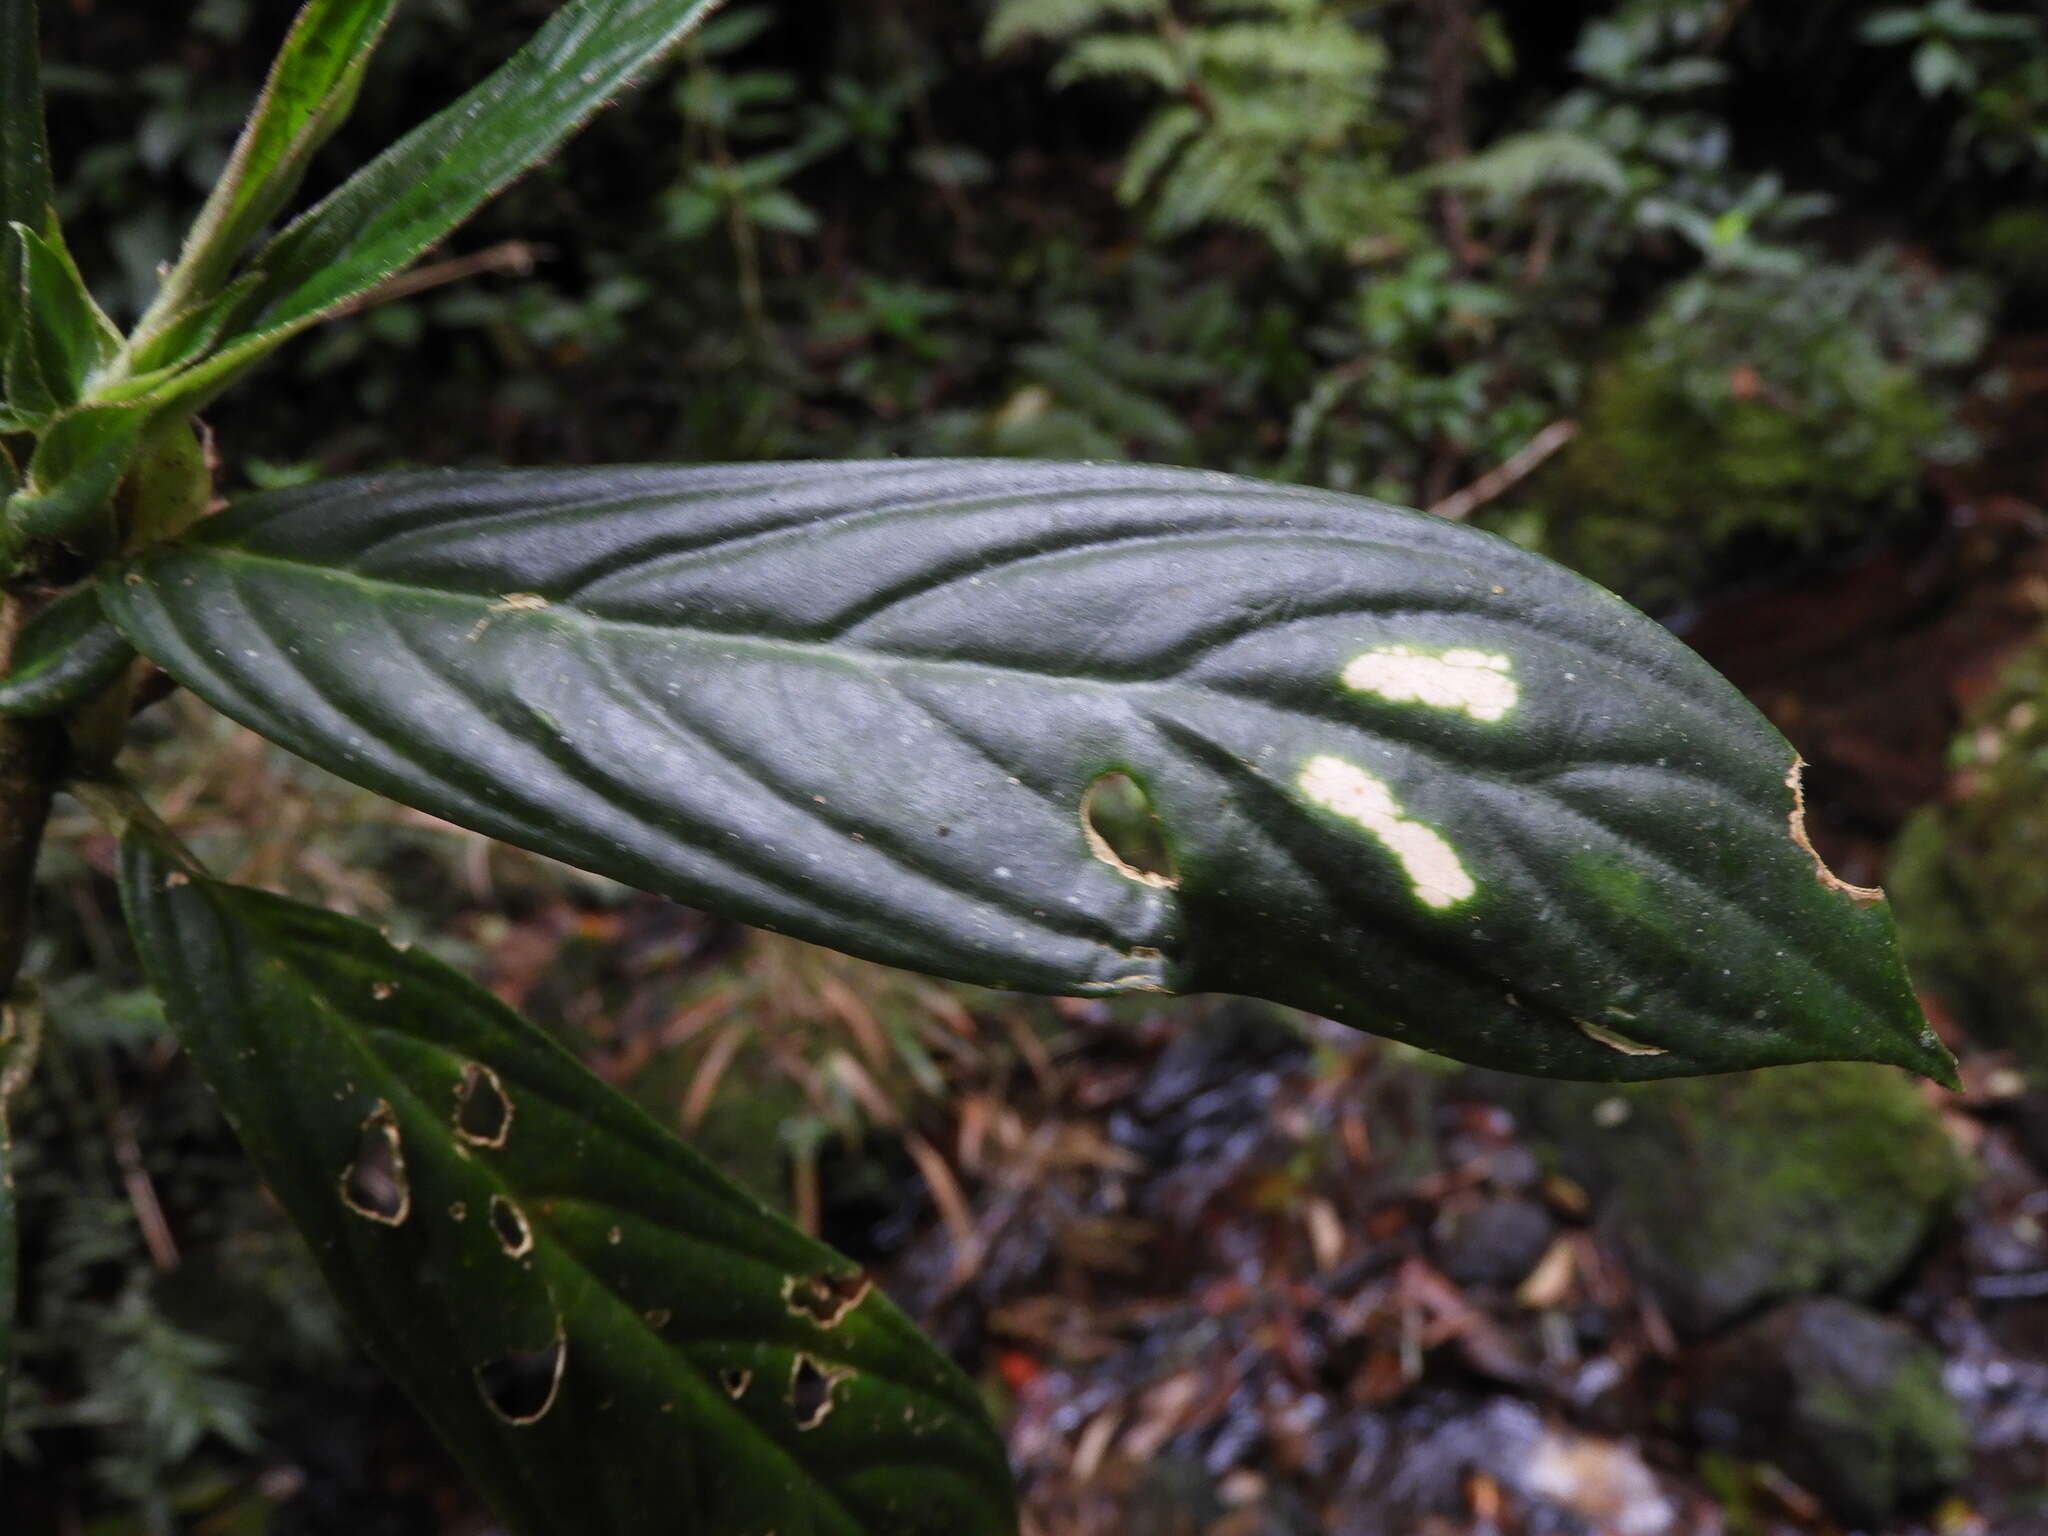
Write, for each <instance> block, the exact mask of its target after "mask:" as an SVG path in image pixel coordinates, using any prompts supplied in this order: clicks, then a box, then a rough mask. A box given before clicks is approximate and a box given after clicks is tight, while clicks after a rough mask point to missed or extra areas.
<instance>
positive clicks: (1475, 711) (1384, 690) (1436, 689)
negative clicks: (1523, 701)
mask: <svg viewBox="0 0 2048 1536" xmlns="http://www.w3.org/2000/svg"><path fill="white" fill-rule="evenodd" d="M1512 674H1513V667H1512V664H1511V663H1510V662H1509V660H1508V658H1507V657H1505V656H1502V655H1499V654H1498V653H1496V652H1493V651H1480V650H1473V649H1472V648H1470V647H1468V646H1459V647H1456V648H1454V649H1452V650H1448V651H1425V650H1420V649H1417V648H1416V647H1414V646H1408V645H1383V646H1380V647H1378V648H1377V649H1375V650H1370V651H1367V652H1365V653H1364V654H1363V655H1361V656H1356V657H1353V658H1352V660H1351V662H1350V664H1349V665H1347V666H1346V667H1345V668H1344V673H1343V678H1344V686H1345V687H1346V688H1349V689H1352V690H1353V691H1354V692H1357V693H1370V694H1376V695H1377V696H1378V697H1380V698H1382V699H1385V700H1386V701H1387V702H1388V703H1390V704H1420V705H1423V706H1424V707H1426V708H1429V709H1448V710H1457V711H1460V712H1462V713H1464V714H1467V715H1470V716H1471V717H1472V718H1473V719H1474V720H1482V721H1485V722H1486V723H1487V724H1489V725H1491V724H1493V723H1494V722H1496V721H1499V720H1503V719H1505V718H1506V717H1507V714H1508V711H1509V710H1511V709H1513V708H1514V707H1515V704H1516V701H1517V700H1518V699H1519V698H1520V697H1521V690H1520V689H1518V688H1517V687H1516V686H1515V680H1514V677H1513V675H1512Z"/></svg>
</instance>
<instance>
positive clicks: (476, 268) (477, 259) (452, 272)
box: [332, 240, 547, 320]
mask: <svg viewBox="0 0 2048 1536" xmlns="http://www.w3.org/2000/svg"><path fill="white" fill-rule="evenodd" d="M546 254H547V253H546V251H545V250H544V249H543V248H542V247H540V246H538V245H534V244H532V243H531V242H530V241H526V240H500V241H499V242H498V243H497V244H496V245H487V246H485V247H484V248H483V249H482V250H480V251H472V252H470V253H469V254H468V255H467V256H451V257H449V258H448V259H447V260H446V261H430V262H428V263H427V264H426V265H425V266H423V267H414V268H412V269H411V270H409V271H405V272H401V273H399V274H398V275H397V276H396V277H387V278H385V279H384V281H383V282H381V283H379V284H378V285H377V286H376V287H374V288H372V289H370V290H369V291H368V292H367V293H360V294H357V295H356V296H355V297H354V298H352V299H350V300H349V301H348V302H347V303H346V304H342V305H339V306H337V307H336V309H335V311H334V314H333V317H332V318H334V319H337V320H339V319H341V318H342V317H343V316H345V315H359V314H361V313H362V312H363V311H364V310H366V309H375V308H376V307H377V306H378V305H380V304H390V303H392V302H394V301H396V300H398V299H409V298H411V297H412V296H413V295H414V294H416V293H425V292H427V290H429V289H431V288H445V287H446V286H447V285H448V284H450V283H460V282H464V281H466V280H468V279H469V278H472V277H485V276H491V275H497V276H502V277H531V276H533V269H534V268H535V267H536V266H537V265H539V263H540V260H541V258H542V257H543V256H545V255H546Z"/></svg>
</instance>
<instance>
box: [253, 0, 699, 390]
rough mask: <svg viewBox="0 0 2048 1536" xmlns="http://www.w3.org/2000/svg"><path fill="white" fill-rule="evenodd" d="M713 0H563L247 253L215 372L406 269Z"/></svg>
mask: <svg viewBox="0 0 2048 1536" xmlns="http://www.w3.org/2000/svg"><path fill="white" fill-rule="evenodd" d="M718 3H719V0H570V3H569V4H567V5H565V6H563V7H562V8H561V10H559V11H557V12H556V13H555V14H554V15H553V16H552V17H550V18H549V19H548V21H547V23H546V24H545V25H543V26H542V27H541V29H540V30H539V31H538V32H537V33H535V34H534V36H533V38H532V40H531V41H529V42H528V43H527V44H526V46H525V47H523V48H521V49H520V50H519V52H518V53H517V54H515V55H514V56H513V57H512V58H511V59H509V60H507V61H506V63H505V64H504V65H503V66H502V67H501V68H500V69H499V70H498V71H497V72H496V73H494V74H493V75H491V77H490V78H489V79H487V80H485V81H484V82H483V83H482V84H481V85H479V86H477V87H476V88H475V89H474V90H472V91H470V92H469V93H468V94H467V95H466V96H464V97H463V98H462V99H461V100H460V101H457V102H456V103H455V104H454V105H453V106H451V107H449V108H448V109H447V110H445V111H443V112H441V113H440V114H439V115H437V116H435V117H433V118H432V119H430V120H429V121H427V122H426V123H423V124H422V125H421V126H420V127H418V128H416V129H414V130H413V132H411V133H410V134H408V135H406V137H405V138H403V139H401V140H400V141H399V142H398V143H397V144H395V145H393V146H392V147H391V148H390V149H388V150H386V151H385V152H384V153H383V154H382V155H380V156H378V157H377V158H376V159H375V160H373V161H371V162H370V163H369V164H368V165H366V166H364V167H363V168H362V169H361V170H360V171H358V172H356V174H355V175H354V176H352V177H350V178H349V179H348V180H347V181H346V182H344V183H343V184H342V185H341V186H340V187H339V188H337V189H336V190H335V191H334V193H333V194H332V195H330V196H329V197H328V198H327V199H326V200H325V201H324V202H322V203H321V204H320V205H319V206H318V207H316V208H314V209H312V210H311V211H310V212H308V213H307V214H306V215H305V216H304V217H302V218H300V219H299V220H298V221H297V222H296V223H294V224H293V225H292V226H291V227H290V228H288V229H286V230H285V231H284V232H283V233H282V234H281V235H279V236H278V237H277V238H276V239H275V240H273V241H271V242H270V244H269V245H267V246H265V247H264V248H263V249H262V250H261V251H260V252H259V253H258V254H257V255H256V257H255V258H254V259H253V265H254V266H255V267H256V268H258V269H259V270H261V272H262V273H263V281H262V282H261V284H260V285H258V287H257V288H256V289H255V291H254V292H253V293H252V294H251V295H250V296H249V297H248V298H247V299H246V300H245V301H244V304H243V322H242V324H241V326H240V327H239V328H238V332H237V334H235V335H234V336H233V337H231V338H230V340H229V341H228V342H227V343H226V344H225V345H224V346H223V348H222V354H223V355H222V358H221V360H220V362H219V366H218V367H217V368H215V369H214V370H213V373H214V375H216V376H218V380H219V381H221V382H225V381H226V380H227V379H229V378H232V377H233V376H234V375H235V374H237V373H239V372H240V371H241V370H243V369H245V368H247V367H249V366H253V364H254V363H255V362H256V361H258V360H260V359H261V357H262V356H263V355H265V354H266V353H268V352H270V351H272V350H274V349H275V348H276V347H277V346H278V345H280V344H281V343H282V342H283V341H284V340H285V339H286V338H288V337H289V336H291V335H293V334H295V333H296V332H297V331H299V330H302V329H303V328H305V327H306V326H308V325H310V324H312V323H313V322H314V321H316V320H318V319H319V318H320V317H321V316H322V315H325V314H327V313H329V312H330V311H332V310H333V309H334V308H335V307H336V306H337V305H340V304H343V303H346V302H347V301H348V300H350V299H352V298H355V297H357V296H359V295H360V294H362V293H364V292H366V291H368V290H369V289H370V288H373V287H375V286H376V285H377V284H378V283H379V282H381V281H383V280H384V279H385V278H387V277H390V276H391V275H392V274H394V273H396V272H398V271H400V270H401V269H402V268H404V267H406V266H409V265H410V264H411V263H412V262H413V260H414V259H415V258H417V257H418V256H419V255H420V254H421V253H422V252H424V251H425V250H426V249H427V248H428V247H429V246H431V245H433V244H435V243H436V242H437V241H439V240H440V239H441V238H442V237H443V236H445V235H447V234H448V233H449V231H451V230H453V229H454V228H455V227H456V226H457V225H459V224H461V223H462V222H463V221H464V220H465V219H467V218H468V217H469V216H470V215H471V214H472V213H474V212H475V211H476V210H477V209H478V208H479V207H481V206H482V205H483V204H484V203H485V202H487V201H489V199H491V198H492V197H494V196H496V195H497V194H498V193H499V192H500V191H502V190H503V189H504V188H505V187H506V186H508V185H509V184H510V183H511V182H513V181H514V180H515V179H517V178H518V177H519V176H521V175H522V174H524V173H525V172H526V171H528V170H530V169H531V168H532V167H533V166H535V165H537V164H538V163H539V162H540V161H542V160H544V159H546V158H547V157H548V156H549V155H550V154H552V153H553V152H554V151H555V150H556V149H557V148H559V147H560V145H561V144H562V142H563V141H564V140H566V139H568V138H569V137H570V136H571V135H572V134H574V133H575V132H576V131H577V129H579V128H581V127H582V126H583V124H584V123H586V122H587V121H589V119H590V118H591V117H592V116H593V115H595V114H596V112H597V111H598V109H599V108H600V107H602V106H604V105H605V104H606V103H607V102H609V101H611V100H612V99H613V98H615V97H616V96H617V95H618V94H619V93H620V92H622V91H624V90H626V89H628V88H629V87H630V86H632V85H633V84H635V83H636V82H637V81H638V80H639V79H640V78H642V77H643V76H644V75H645V74H647V73H648V72H649V71H650V70H652V69H653V68H654V67H655V66H656V65H658V64H659V63H660V62H661V61H662V60H663V59H664V58H666V57H667V56H668V55H670V54H671V53H673V52H674V51H675V50H676V49H677V48H678V47H679V46H680V45H681V44H682V42H683V41H684V39H686V38H687V37H688V36H689V35H690V33H691V32H692V31H694V30H695V29H696V28H697V26H698V25H699V24H700V23H701V22H702V21H703V19H704V18H705V17H706V16H708V15H709V14H710V13H711V11H712V10H713V9H715V8H716V6H717V4H718Z"/></svg>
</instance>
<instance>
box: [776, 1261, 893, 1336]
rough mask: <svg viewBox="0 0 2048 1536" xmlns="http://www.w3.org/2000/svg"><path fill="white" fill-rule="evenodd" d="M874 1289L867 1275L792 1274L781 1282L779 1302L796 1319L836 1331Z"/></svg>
mask: <svg viewBox="0 0 2048 1536" xmlns="http://www.w3.org/2000/svg"><path fill="white" fill-rule="evenodd" d="M873 1289H874V1282H873V1281H872V1280H870V1279H868V1277H867V1276H866V1275H860V1274H854V1275H835V1274H831V1273H829V1272H828V1273H824V1274H816V1275H791V1276H790V1277H789V1278H788V1279H787V1280H785V1281H783V1282H782V1299H783V1301H784V1302H785V1303H786V1304H787V1305H788V1307H789V1310H790V1311H791V1312H792V1313H794V1314H795V1315H796V1316H798V1317H807V1318H809V1319H810V1320H811V1321H812V1322H814V1323H816V1324H817V1325H818V1326H819V1327H820V1328H837V1327H838V1326H839V1325H840V1324H841V1323H842V1322H844V1321H845V1320H846V1314H847V1313H849V1312H851V1311H852V1310H853V1309H854V1308H855V1307H857V1306H859V1305H860V1304H861V1303H862V1302H863V1301H865V1300H867V1295H868V1292H869V1291H871V1290H873Z"/></svg>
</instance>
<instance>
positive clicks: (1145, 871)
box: [1081, 773, 1179, 890]
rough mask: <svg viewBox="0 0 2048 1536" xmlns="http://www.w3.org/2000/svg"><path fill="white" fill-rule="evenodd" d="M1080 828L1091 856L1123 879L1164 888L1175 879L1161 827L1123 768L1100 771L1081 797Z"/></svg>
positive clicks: (1148, 801)
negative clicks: (1114, 771) (1098, 776)
mask: <svg viewBox="0 0 2048 1536" xmlns="http://www.w3.org/2000/svg"><path fill="white" fill-rule="evenodd" d="M1081 832H1082V834H1083V835H1084V836H1085V837H1086V838H1087V839H1088V849H1089V851H1090V852H1091V853H1093V854H1094V855H1095V857H1096V858H1098V859H1100V860H1102V862H1103V863H1105V864H1107V865H1109V866H1110V867H1111V868H1112V869H1114V870H1116V871H1117V872H1118V873H1119V874H1121V875H1124V876H1125V877H1126V878H1128V879H1132V880H1137V881H1141V882H1143V883H1144V884H1146V885H1156V886H1158V887H1160V888H1161V889H1164V890H1170V889H1172V888H1173V887H1174V886H1175V885H1176V884H1178V883H1179V878H1178V876H1176V874H1175V873H1174V868H1173V854H1172V852H1171V850H1170V849H1169V848H1168V846H1167V842H1166V828H1165V827H1164V826H1163V825H1161V823H1160V820H1159V815H1158V813H1157V812H1156V811H1155V810H1153V808H1152V799H1151V797H1150V796H1149V795H1147V794H1146V793H1145V790H1144V788H1143V786H1141V785H1140V784H1139V783H1138V781H1137V780H1136V779H1134V778H1132V777H1131V776H1130V775H1129V774H1127V773H1105V774H1103V775H1102V776H1101V777H1100V778H1098V779H1097V780H1096V781H1095V782H1094V783H1093V784H1090V785H1089V786H1088V790H1087V793H1086V794H1084V795H1082V797H1081Z"/></svg>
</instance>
